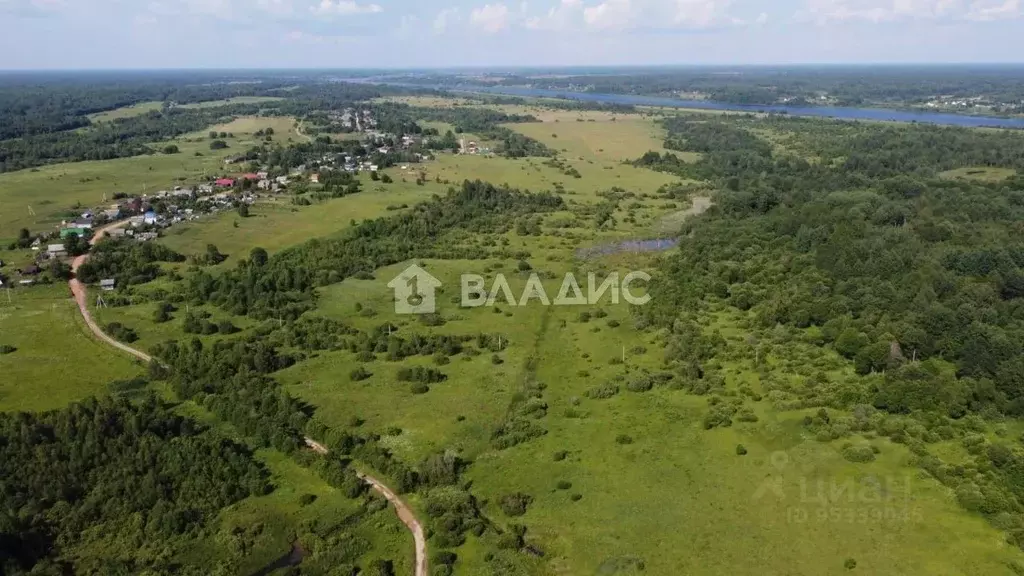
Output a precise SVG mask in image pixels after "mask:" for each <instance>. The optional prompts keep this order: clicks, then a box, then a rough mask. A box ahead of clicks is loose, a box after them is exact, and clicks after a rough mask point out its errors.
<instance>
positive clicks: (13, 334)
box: [0, 282, 145, 411]
mask: <svg viewBox="0 0 1024 576" xmlns="http://www.w3.org/2000/svg"><path fill="white" fill-rule="evenodd" d="M8 298H10V300H8ZM0 346H12V347H13V348H14V351H13V352H11V353H8V354H0V374H2V375H3V376H2V377H0V410H2V411H36V410H52V409H57V408H62V407H64V406H66V405H67V404H69V403H71V402H73V401H77V400H81V399H84V398H87V397H89V396H93V395H97V394H100V395H102V394H105V393H107V392H108V388H107V384H109V383H110V382H112V381H114V380H123V379H129V378H133V377H135V376H138V375H140V374H141V373H143V372H144V371H145V367H144V366H139V365H138V364H137V363H136V362H135V361H134V360H133V359H132V358H131V357H130V356H128V355H127V354H123V353H121V352H118V351H117V350H113V349H112V348H110V347H109V346H107V345H105V344H103V343H102V342H99V341H98V340H96V339H95V337H94V336H93V335H92V333H91V332H89V329H88V328H87V327H86V326H85V323H84V322H83V321H82V317H81V315H79V313H78V307H77V306H75V303H74V301H73V300H72V299H71V295H70V292H69V291H68V287H67V285H66V284H64V283H63V282H62V283H59V284H56V285H53V286H34V287H31V288H18V289H12V290H9V291H8V290H7V289H3V290H0Z"/></svg>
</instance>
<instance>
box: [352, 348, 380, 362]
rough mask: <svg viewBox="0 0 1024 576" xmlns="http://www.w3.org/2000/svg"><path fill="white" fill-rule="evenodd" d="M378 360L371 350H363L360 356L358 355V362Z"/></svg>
mask: <svg viewBox="0 0 1024 576" xmlns="http://www.w3.org/2000/svg"><path fill="white" fill-rule="evenodd" d="M376 359H377V357H376V356H375V355H374V354H373V352H370V351H369V350H363V351H362V352H360V353H359V354H356V360H359V361H360V362H373V361H374V360H376Z"/></svg>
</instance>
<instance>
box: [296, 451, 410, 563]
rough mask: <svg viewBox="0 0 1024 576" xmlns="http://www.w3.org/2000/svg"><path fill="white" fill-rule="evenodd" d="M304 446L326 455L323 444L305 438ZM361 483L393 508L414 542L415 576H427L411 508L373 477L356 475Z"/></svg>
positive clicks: (358, 473)
mask: <svg viewBox="0 0 1024 576" xmlns="http://www.w3.org/2000/svg"><path fill="white" fill-rule="evenodd" d="M306 445H307V446H309V447H310V448H312V449H313V451H314V452H317V453H319V454H327V447H326V446H324V445H323V444H321V443H319V442H317V441H315V440H313V439H312V438H308V437H307V438H306ZM356 474H357V475H358V476H359V478H360V479H362V481H363V482H366V483H367V484H369V485H370V486H371V487H373V489H374V490H376V491H377V492H380V494H381V495H382V496H384V498H386V499H387V501H388V502H391V504H392V505H393V506H394V507H395V512H397V513H398V519H399V520H401V521H402V523H403V524H405V526H406V527H407V528H408V529H409V531H410V532H412V538H413V540H415V541H416V571H415V574H416V576H427V539H426V537H425V536H424V535H423V526H422V525H421V524H420V521H419V520H417V519H416V515H415V514H413V511H412V508H409V506H408V504H406V503H405V502H404V501H403V500H402V499H401V498H400V497H399V496H398V494H395V493H394V492H393V491H392V490H391V489H390V488H388V487H387V486H385V485H384V484H383V483H381V482H380V480H377V479H376V478H374V477H373V476H368V475H366V474H363V473H362V472H357V473H356Z"/></svg>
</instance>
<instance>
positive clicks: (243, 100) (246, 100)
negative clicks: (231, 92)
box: [178, 96, 284, 108]
mask: <svg viewBox="0 0 1024 576" xmlns="http://www.w3.org/2000/svg"><path fill="white" fill-rule="evenodd" d="M281 100H284V98H279V97H276V96H235V97H234V98H226V99H224V100H209V101H207V102H193V103H192V104H181V105H179V106H178V107H179V108H218V107H220V106H230V105H232V104H264V103H266V102H279V101H281Z"/></svg>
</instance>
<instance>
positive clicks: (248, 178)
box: [242, 172, 260, 180]
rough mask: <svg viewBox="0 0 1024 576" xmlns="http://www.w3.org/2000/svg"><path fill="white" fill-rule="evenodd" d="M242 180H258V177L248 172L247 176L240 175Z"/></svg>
mask: <svg viewBox="0 0 1024 576" xmlns="http://www.w3.org/2000/svg"><path fill="white" fill-rule="evenodd" d="M242 178H243V179H245V180H260V175H259V174H253V173H252V172H249V173H248V174H242Z"/></svg>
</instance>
